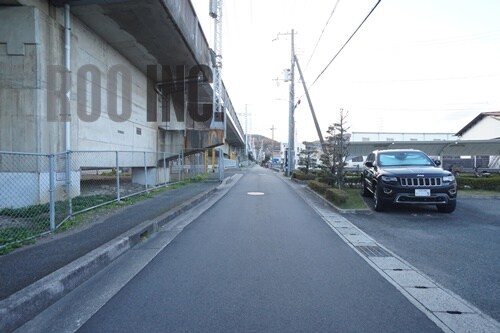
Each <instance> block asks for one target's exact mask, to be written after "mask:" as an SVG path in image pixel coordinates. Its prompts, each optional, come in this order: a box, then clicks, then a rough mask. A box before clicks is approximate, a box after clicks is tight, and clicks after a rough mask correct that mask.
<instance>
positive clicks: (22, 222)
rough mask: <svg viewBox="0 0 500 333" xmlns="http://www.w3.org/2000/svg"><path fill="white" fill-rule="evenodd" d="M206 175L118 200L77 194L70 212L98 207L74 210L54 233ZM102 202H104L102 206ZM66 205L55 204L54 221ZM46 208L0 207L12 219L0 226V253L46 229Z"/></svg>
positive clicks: (65, 212) (30, 240)
mask: <svg viewBox="0 0 500 333" xmlns="http://www.w3.org/2000/svg"><path fill="white" fill-rule="evenodd" d="M207 178H208V175H198V176H195V177H191V178H188V179H186V180H183V181H180V182H177V183H173V184H169V185H168V186H162V187H158V188H153V189H150V190H149V191H148V192H143V193H141V194H137V195H132V196H129V197H126V198H122V199H121V201H120V202H117V201H116V196H115V195H105V194H98V195H91V196H79V197H75V198H73V199H72V200H71V204H72V208H73V211H74V212H79V211H83V210H85V209H88V208H91V207H95V206H99V205H102V206H99V207H97V208H94V209H91V210H89V211H86V212H82V213H77V214H76V215H74V216H72V217H71V218H69V219H67V220H66V221H64V223H63V224H61V225H60V226H59V227H58V228H57V229H56V231H55V232H56V233H62V232H65V231H67V230H71V229H73V228H75V227H77V226H79V225H81V224H84V223H86V222H88V221H89V220H91V219H94V218H95V217H96V216H98V215H99V214H109V213H111V212H113V211H115V210H117V209H118V208H121V207H124V206H130V205H133V204H135V203H138V202H140V201H143V200H146V199H148V198H152V197H153V196H155V195H157V194H159V193H162V192H166V191H171V190H174V189H178V188H181V187H184V186H187V185H189V184H192V183H197V182H201V181H204V180H206V179H207ZM103 204H104V205H103ZM68 213H69V206H68V202H67V201H60V202H56V203H55V215H56V223H60V221H63V219H64V218H65V217H66V216H68ZM49 215H50V207H49V204H40V205H33V206H28V207H23V208H4V209H0V218H1V217H5V218H10V219H12V220H13V222H9V223H12V224H13V226H12V227H10V226H9V227H2V228H0V255H3V254H6V253H9V252H11V251H12V250H14V249H17V248H20V247H22V246H25V245H27V244H32V243H34V241H35V238H36V237H39V236H40V235H41V234H43V233H46V232H48V231H49V230H50V216H49ZM57 221H59V222H57Z"/></svg>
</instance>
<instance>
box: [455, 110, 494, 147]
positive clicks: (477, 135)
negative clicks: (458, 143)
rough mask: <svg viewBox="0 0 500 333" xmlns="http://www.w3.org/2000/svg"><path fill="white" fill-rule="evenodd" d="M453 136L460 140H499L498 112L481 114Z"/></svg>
mask: <svg viewBox="0 0 500 333" xmlns="http://www.w3.org/2000/svg"><path fill="white" fill-rule="evenodd" d="M455 135H456V136H458V137H459V138H460V139H462V140H490V139H500V111H496V112H481V113H480V114H479V115H477V117H476V118H474V119H472V121H471V122H470V123H468V124H467V125H465V126H464V128H462V129H461V130H460V131H458V132H457V133H456V134H455Z"/></svg>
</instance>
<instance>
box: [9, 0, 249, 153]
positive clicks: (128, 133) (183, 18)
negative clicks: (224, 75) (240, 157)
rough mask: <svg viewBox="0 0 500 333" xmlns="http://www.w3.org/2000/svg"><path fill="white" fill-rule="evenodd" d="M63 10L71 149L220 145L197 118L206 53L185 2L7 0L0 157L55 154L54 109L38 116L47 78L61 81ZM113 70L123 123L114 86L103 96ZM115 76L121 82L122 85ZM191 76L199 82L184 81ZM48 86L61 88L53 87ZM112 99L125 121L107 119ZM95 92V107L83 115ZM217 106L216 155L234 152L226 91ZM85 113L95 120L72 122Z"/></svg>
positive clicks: (206, 86)
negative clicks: (221, 116) (220, 125)
mask: <svg viewBox="0 0 500 333" xmlns="http://www.w3.org/2000/svg"><path fill="white" fill-rule="evenodd" d="M64 4H69V5H70V11H71V19H72V20H71V87H72V88H71V101H70V112H71V134H70V135H71V150H103V149H106V150H129V149H130V150H146V151H168V152H178V151H180V150H183V149H187V150H190V149H203V148H206V147H211V146H217V145H221V144H223V143H224V142H222V135H221V134H220V133H218V134H217V135H214V133H211V131H210V128H209V125H210V120H211V118H209V119H206V118H207V117H206V116H207V114H208V113H207V112H208V110H210V114H208V116H209V117H211V109H212V106H211V103H212V102H211V101H212V97H211V96H212V89H211V86H210V80H211V77H212V75H211V67H212V64H211V54H210V49H209V45H208V43H207V41H206V38H205V36H204V34H203V31H202V30H201V27H200V25H199V23H198V18H197V17H196V15H195V12H194V9H193V7H192V5H191V3H190V1H175V0H170V1H162V0H141V1H120V0H112V1H110V0H102V1H98V0H97V1H96V0H91V1H76V0H75V1H62V0H58V1H29V0H24V1H23V0H19V1H12V0H9V1H0V5H2V6H0V19H1V21H2V25H1V27H0V64H1V67H0V72H1V74H2V79H1V81H0V94H1V97H2V98H1V101H0V103H1V104H0V110H2V111H1V112H0V117H1V125H0V126H1V127H2V128H1V133H2V134H1V135H2V137H1V140H0V150H7V151H22V152H40V153H47V152H60V151H63V150H64V149H63V148H64V147H63V145H62V142H64V138H63V136H64V133H63V129H64V124H63V121H62V120H64V119H62V116H63V115H62V113H63V112H62V111H61V110H58V111H57V115H56V116H57V120H56V121H50V120H49V119H48V117H49V114H50V113H51V112H54V110H48V108H50V106H51V105H50V101H48V100H47V96H48V94H49V93H50V91H48V90H49V89H50V88H51V84H54V83H53V82H50V79H51V78H52V79H53V78H54V77H55V78H56V80H60V78H61V77H62V73H61V72H60V68H59V67H58V68H54V67H53V66H62V65H63V55H64V40H63V28H64V27H63V23H64V17H63V10H62V8H61V6H63V5H64ZM116 66H122V68H120V67H118V69H123V68H125V70H128V71H129V74H130V79H131V90H132V91H131V94H130V99H131V101H128V102H131V113H130V115H128V116H127V115H126V113H124V112H123V110H120V106H121V107H123V105H120V104H126V102H124V101H121V102H120V97H123V95H124V92H123V91H121V90H120V88H122V90H123V87H120V86H119V85H118V91H117V92H116V91H110V82H111V79H112V77H111V75H112V74H113V70H114V69H116V68H117V67H116ZM179 67H183V68H184V72H183V73H180V72H179V71H178V68H179ZM155 68H156V70H155ZM92 70H94V72H92ZM54 71H55V73H54ZM51 74H54V76H53V77H51V76H50V75H51ZM92 75H94V76H92ZM120 75H122V80H125V79H126V78H127V77H124V76H123V73H121V72H119V73H118V76H120ZM162 76H167V77H166V78H165V77H162ZM193 76H199V77H203V78H204V79H205V80H201V79H200V80H199V82H196V83H194V84H193V83H192V82H191V83H190V82H189V81H188V79H192V77H193ZM79 80H80V81H79ZM182 80H184V82H182V83H181V84H177V87H176V88H177V89H176V91H175V92H170V91H168V89H163V90H162V89H159V90H158V89H155V88H158V86H160V87H161V83H162V82H165V81H176V82H178V81H182ZM117 81H118V82H119V81H120V78H119V79H118V80H117ZM203 81H204V82H203ZM207 81H208V82H207ZM79 82H83V84H82V86H78V83H79ZM96 86H97V89H96V90H92V89H94V88H96ZM54 88H55V89H58V90H61V87H60V85H59V86H57V85H56V87H54ZM190 89H191V90H196V91H195V92H192V91H191V92H190V91H189V90H190ZM158 92H161V93H162V96H161V97H160V98H159V97H158V94H157V93H158ZM114 93H117V94H118V110H117V111H116V113H117V114H118V115H125V116H124V117H123V119H119V120H118V121H116V119H111V118H112V117H110V112H111V111H112V110H110V107H109V106H108V105H107V104H108V102H109V96H110V95H111V96H112V97H111V98H115V99H116V96H113V94H114ZM82 94H86V95H87V96H80V95H82ZM193 94H194V95H193ZM97 95H99V97H100V101H99V102H100V103H99V104H98V109H92V107H93V104H92V103H93V102H95V98H96V96H97ZM120 95H122V96H120ZM85 97H87V98H85ZM58 102H59V100H58ZM193 103H194V104H195V105H191V104H193ZM224 104H225V108H226V115H227V116H226V119H227V120H228V121H227V132H226V139H227V140H226V142H225V143H226V150H229V149H238V148H240V147H242V146H243V144H244V139H243V137H244V134H243V129H242V127H241V124H240V123H239V120H238V118H237V116H236V113H235V112H234V109H233V107H232V104H231V101H230V99H229V97H228V94H227V92H225V93H224ZM57 106H58V107H59V105H57ZM79 108H80V109H79ZM96 110H98V111H96ZM80 111H81V112H80ZM92 112H94V113H93V115H94V116H96V115H97V116H96V117H94V119H92V120H91V121H89V120H88V118H86V117H85V116H83V117H82V115H84V114H85V113H87V114H91V115H92ZM200 114H201V115H203V117H198V116H197V115H200ZM179 115H182V116H181V117H179ZM193 115H194V117H193ZM19 136H23V137H24V138H25V139H24V140H19V139H18V138H19Z"/></svg>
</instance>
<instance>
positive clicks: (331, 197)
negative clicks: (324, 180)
mask: <svg viewBox="0 0 500 333" xmlns="http://www.w3.org/2000/svg"><path fill="white" fill-rule="evenodd" d="M325 198H326V199H327V200H328V201H331V202H333V203H334V204H338V205H341V204H343V203H346V202H347V199H348V195H347V193H346V192H344V191H342V190H340V189H338V188H329V189H328V190H326V193H325Z"/></svg>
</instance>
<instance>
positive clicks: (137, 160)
mask: <svg viewBox="0 0 500 333" xmlns="http://www.w3.org/2000/svg"><path fill="white" fill-rule="evenodd" d="M219 161H220V158H219V156H216V154H212V153H211V152H208V151H192V152H188V151H182V152H180V153H167V152H159V153H157V152H137V151H74V152H68V153H61V154H28V153H15V152H0V249H2V248H4V247H5V246H7V245H9V244H12V243H17V242H23V241H25V240H28V239H30V238H34V237H37V236H40V235H42V234H44V233H48V232H52V231H54V230H56V229H57V228H58V227H59V226H60V225H62V224H63V223H64V222H65V221H66V220H67V219H68V218H69V217H71V216H72V215H74V214H77V213H81V212H84V211H87V210H90V209H93V208H96V207H99V206H102V205H105V204H108V203H111V202H113V201H119V200H121V199H123V198H126V197H129V196H133V195H137V194H140V193H143V192H147V191H149V190H151V189H154V188H158V187H162V186H168V184H172V183H175V182H179V181H183V180H186V179H189V178H193V177H196V176H199V175H205V176H206V177H207V178H209V179H214V180H220V178H221V174H222V173H220V172H218V170H217V169H218V168H220V166H219V165H221V166H222V169H223V165H224V164H219V163H220V162H219ZM222 163H225V162H222ZM227 164H228V165H231V166H232V165H233V164H234V162H231V163H227ZM216 171H217V172H216Z"/></svg>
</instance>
